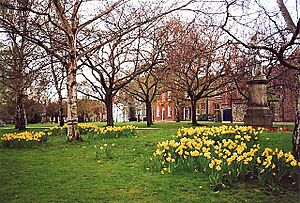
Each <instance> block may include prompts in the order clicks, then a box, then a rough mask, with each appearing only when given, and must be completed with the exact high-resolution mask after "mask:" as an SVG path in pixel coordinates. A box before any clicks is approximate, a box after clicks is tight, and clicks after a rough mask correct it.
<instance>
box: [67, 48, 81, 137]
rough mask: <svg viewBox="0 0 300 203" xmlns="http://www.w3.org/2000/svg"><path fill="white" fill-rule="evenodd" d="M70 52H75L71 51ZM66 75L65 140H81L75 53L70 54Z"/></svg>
mask: <svg viewBox="0 0 300 203" xmlns="http://www.w3.org/2000/svg"><path fill="white" fill-rule="evenodd" d="M72 53H75V51H74V52H72ZM68 68H69V70H68V75H67V86H68V104H67V109H68V133H67V140H68V141H69V142H72V141H74V140H77V141H82V138H81V136H80V133H79V130H78V126H77V124H78V116H77V82H76V71H77V61H76V55H75V54H74V55H73V56H71V60H70V65H69V67H68Z"/></svg>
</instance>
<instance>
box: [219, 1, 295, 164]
mask: <svg viewBox="0 0 300 203" xmlns="http://www.w3.org/2000/svg"><path fill="white" fill-rule="evenodd" d="M289 3H292V2H291V1H289ZM296 3H297V2H296ZM246 4H249V5H251V6H252V9H248V8H250V7H249V5H248V7H246V6H245V5H246ZM253 6H254V7H253ZM241 7H243V10H242V11H243V12H242V13H240V14H239V15H238V14H235V15H234V14H233V11H234V10H235V11H236V10H237V9H240V8H241ZM253 8H255V12H254V11H253ZM294 8H297V6H296V7H294ZM297 12H298V11H297V10H296V9H295V10H288V9H287V7H286V5H285V3H284V2H283V1H282V0H277V7H276V6H275V7H274V8H273V9H267V6H266V5H263V2H259V1H245V2H244V4H243V5H238V4H236V2H235V1H232V2H229V1H225V6H224V13H225V16H224V22H223V24H222V25H221V28H222V29H223V30H224V31H225V32H226V33H227V34H228V35H229V36H230V37H231V38H232V39H233V40H234V41H235V42H238V43H239V44H241V45H242V46H244V47H246V48H248V49H253V50H257V51H258V52H259V54H260V55H261V56H263V57H264V58H266V59H268V60H269V61H276V62H278V63H280V64H281V65H283V66H284V67H285V68H286V69H293V70H297V71H298V73H300V63H299V39H300V37H299V33H300V18H299V13H297ZM249 19H252V20H251V21H250V20H249ZM232 25H237V26H238V27H239V29H243V30H245V33H246V32H247V33H246V34H245V35H244V37H241V35H239V34H238V33H236V32H235V31H234V30H233V29H232ZM229 27H231V29H230V28H229ZM298 78H299V79H298V80H299V81H300V77H298ZM298 83H299V82H298ZM297 94H298V102H297V110H296V118H295V129H294V133H293V154H294V155H295V156H296V158H297V160H300V125H299V124H300V92H299V88H298V93H297Z"/></svg>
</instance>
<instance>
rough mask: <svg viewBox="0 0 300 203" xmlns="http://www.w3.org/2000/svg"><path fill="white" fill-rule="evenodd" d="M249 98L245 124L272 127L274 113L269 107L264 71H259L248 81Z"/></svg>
mask: <svg viewBox="0 0 300 203" xmlns="http://www.w3.org/2000/svg"><path fill="white" fill-rule="evenodd" d="M247 83H248V90H249V100H248V108H247V111H246V115H245V117H244V123H245V125H251V126H257V127H272V126H273V119H274V118H273V114H272V112H271V110H270V109H269V107H268V100H267V83H268V81H267V79H266V77H265V76H264V75H263V74H262V73H258V74H257V75H256V76H255V77H254V78H253V79H252V80H250V81H248V82H247Z"/></svg>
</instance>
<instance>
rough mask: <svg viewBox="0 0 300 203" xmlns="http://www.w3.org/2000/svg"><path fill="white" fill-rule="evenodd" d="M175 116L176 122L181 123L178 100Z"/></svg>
mask: <svg viewBox="0 0 300 203" xmlns="http://www.w3.org/2000/svg"><path fill="white" fill-rule="evenodd" d="M175 115H176V122H180V116H179V102H178V100H176V107H175Z"/></svg>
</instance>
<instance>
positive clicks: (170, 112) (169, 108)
mask: <svg viewBox="0 0 300 203" xmlns="http://www.w3.org/2000/svg"><path fill="white" fill-rule="evenodd" d="M171 116H172V109H171V107H169V106H168V117H171Z"/></svg>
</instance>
